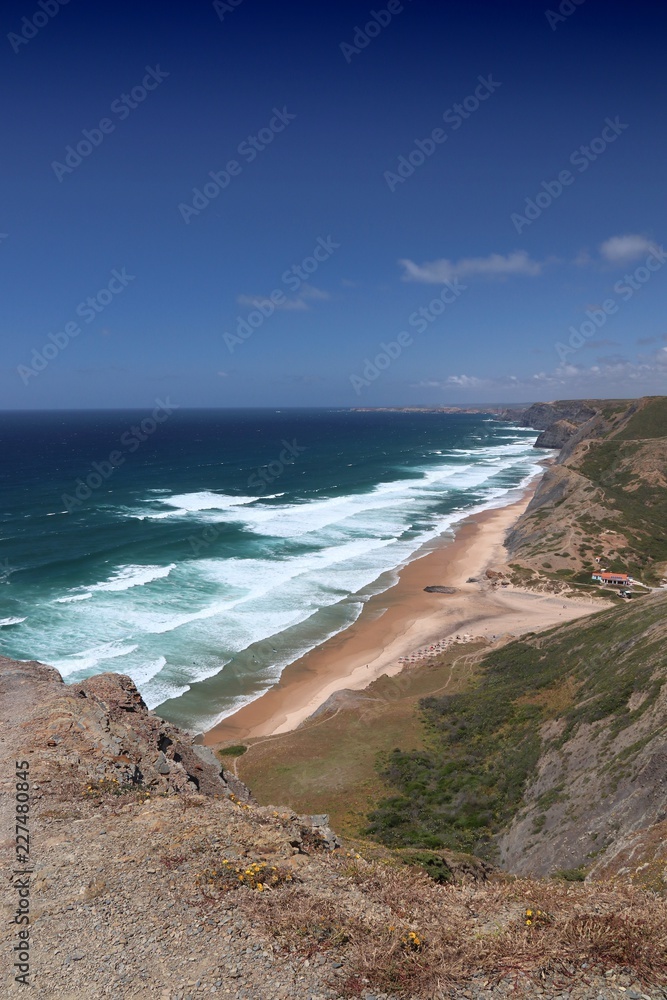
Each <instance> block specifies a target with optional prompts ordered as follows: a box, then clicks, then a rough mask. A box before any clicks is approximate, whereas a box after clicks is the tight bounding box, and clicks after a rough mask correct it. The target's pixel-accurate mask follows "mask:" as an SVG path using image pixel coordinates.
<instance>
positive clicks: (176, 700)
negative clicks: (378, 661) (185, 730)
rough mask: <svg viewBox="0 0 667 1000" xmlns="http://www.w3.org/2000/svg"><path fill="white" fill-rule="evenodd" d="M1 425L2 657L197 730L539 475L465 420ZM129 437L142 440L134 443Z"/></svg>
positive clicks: (50, 418) (473, 419)
mask: <svg viewBox="0 0 667 1000" xmlns="http://www.w3.org/2000/svg"><path fill="white" fill-rule="evenodd" d="M158 418H159V419H153V418H152V417H151V416H150V414H148V413H146V412H141V413H133V412H130V411H116V412H109V411H104V412H96V413H92V412H86V413H82V412H77V413H64V412H56V413H23V414H12V413H5V414H0V454H1V455H2V475H1V479H2V509H1V514H0V648H1V649H2V652H3V654H4V655H7V656H13V657H16V658H18V659H38V660H42V661H44V662H46V663H50V664H51V665H53V666H55V667H56V668H57V669H58V670H59V671H60V672H61V673H62V675H63V676H64V677H65V679H66V680H67V681H68V682H75V681H77V680H80V679H82V678H83V677H86V676H89V675H90V674H94V673H100V672H102V671H109V670H113V671H118V672H121V673H125V674H129V675H130V676H131V677H132V678H133V679H134V681H135V682H136V683H137V685H138V687H139V689H140V690H141V692H142V695H143V697H144V699H145V700H146V702H147V703H148V705H149V706H150V707H151V708H156V709H158V711H159V713H160V714H161V715H164V716H165V717H167V718H170V719H172V720H173V721H175V722H178V723H179V724H181V725H185V726H188V727H189V728H194V729H201V728H208V727H209V726H211V725H212V724H214V723H215V722H216V721H219V720H220V719H221V718H223V717H224V716H226V715H228V714H230V713H231V712H232V711H234V710H235V709H236V708H238V707H240V705H242V704H244V703H246V702H247V701H249V700H252V698H254V697H257V695H258V694H260V693H261V692H262V691H264V690H265V689H266V688H267V687H268V686H269V685H271V684H272V683H274V682H275V680H276V679H277V678H278V677H279V676H280V673H281V671H282V669H283V668H284V667H285V665H286V664H288V663H290V662H292V661H293V660H294V659H296V658H297V657H299V656H300V655H302V654H303V653H304V652H306V651H307V650H308V649H311V648H312V647H313V646H315V645H317V644H318V643H320V642H322V641H323V640H324V639H325V638H326V637H327V636H330V635H333V634H335V633H336V632H338V631H340V630H341V629H343V628H345V627H346V626H347V625H349V624H350V623H351V622H353V621H354V620H355V619H356V618H357V617H358V615H359V613H360V612H361V609H362V608H363V605H364V603H365V602H366V601H367V600H368V598H369V597H370V596H371V595H372V594H374V593H377V592H379V591H381V590H383V589H386V588H387V587H389V586H391V584H392V583H393V582H394V580H395V579H396V570H397V568H398V567H400V566H401V565H404V564H405V562H407V561H408V560H409V559H410V558H411V556H412V555H413V554H414V553H415V552H416V551H417V550H418V549H419V548H421V547H422V546H423V545H424V544H427V543H428V542H430V541H432V540H433V539H435V538H437V536H438V535H439V534H441V533H442V532H443V531H447V530H448V529H450V528H451V527H452V526H454V525H455V524H456V522H457V521H459V520H461V519H462V518H463V517H465V516H467V515H468V514H469V513H471V512H472V511H473V510H476V509H481V508H483V507H491V506H499V505H502V504H503V503H507V502H508V500H510V499H512V491H513V490H515V489H516V488H517V487H518V486H520V485H521V484H522V483H524V482H526V480H527V479H528V478H529V477H530V476H531V475H533V474H534V473H535V472H536V471H537V468H538V467H537V464H536V463H537V462H538V461H539V459H540V458H541V457H542V453H541V452H539V451H535V450H534V449H533V447H532V446H533V443H534V441H535V437H536V433H535V432H534V431H530V430H526V429H525V428H516V427H512V426H511V425H508V424H504V423H498V422H496V421H494V420H492V419H491V418H490V417H485V416H483V415H468V414H462V415H445V414H434V413H421V414H415V413H378V412H375V413H356V412H351V411H343V410H339V411H336V410H333V411H332V410H327V411H325V410H308V411H306V410H285V411H273V410H271V411H269V410H260V411H253V410H244V411H228V410H227V411H222V410H221V411H204V410H199V411H197V410H190V411H185V410H179V409H174V410H173V412H171V413H167V412H166V411H165V410H163V411H161V412H160V413H159V414H158ZM142 421H144V423H143V424H142Z"/></svg>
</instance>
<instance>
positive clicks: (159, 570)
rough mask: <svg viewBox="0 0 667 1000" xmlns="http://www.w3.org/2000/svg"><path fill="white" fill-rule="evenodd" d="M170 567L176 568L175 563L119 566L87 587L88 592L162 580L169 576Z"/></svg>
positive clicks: (114, 589)
mask: <svg viewBox="0 0 667 1000" xmlns="http://www.w3.org/2000/svg"><path fill="white" fill-rule="evenodd" d="M172 569H176V563H171V564H170V565H169V566H121V567H119V569H117V570H116V571H115V572H114V573H113V574H112V575H111V576H110V577H109V579H108V580H103V581H102V583H94V584H93V585H92V587H88V588H87V589H88V592H89V593H90V594H94V593H95V592H96V591H103V590H110V591H119V590H129V589H130V587H144V586H145V585H146V584H147V583H153V581H154V580H163V579H164V578H165V577H166V576H169V574H170V573H171V571H172Z"/></svg>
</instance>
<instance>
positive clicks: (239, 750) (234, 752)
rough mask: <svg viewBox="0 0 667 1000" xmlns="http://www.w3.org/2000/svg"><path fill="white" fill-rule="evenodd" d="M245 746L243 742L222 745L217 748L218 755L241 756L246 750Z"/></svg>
mask: <svg viewBox="0 0 667 1000" xmlns="http://www.w3.org/2000/svg"><path fill="white" fill-rule="evenodd" d="M247 749H248V748H247V746H245V744H243V743H236V744H234V745H233V746H230V747H222V748H221V749H220V750H218V755H219V756H220V757H241V756H242V755H243V754H244V753H245V752H246V751H247Z"/></svg>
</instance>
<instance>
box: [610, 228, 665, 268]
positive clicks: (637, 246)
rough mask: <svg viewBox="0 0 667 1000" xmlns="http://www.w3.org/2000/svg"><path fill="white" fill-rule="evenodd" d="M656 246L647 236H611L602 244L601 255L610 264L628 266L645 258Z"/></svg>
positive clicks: (632, 234) (635, 234)
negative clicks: (633, 261) (631, 262)
mask: <svg viewBox="0 0 667 1000" xmlns="http://www.w3.org/2000/svg"><path fill="white" fill-rule="evenodd" d="M654 245H655V244H653V243H651V241H650V240H648V239H647V238H646V237H645V236H640V235H639V234H637V233H629V234H628V235H626V236H610V237H609V239H608V240H605V241H604V243H601V244H600V253H601V254H602V256H603V257H604V259H605V260H606V261H608V263H610V264H627V263H629V262H630V261H632V260H637V259H638V258H639V257H645V256H646V255H647V254H649V253H650V252H651V250H652V249H653V247H654Z"/></svg>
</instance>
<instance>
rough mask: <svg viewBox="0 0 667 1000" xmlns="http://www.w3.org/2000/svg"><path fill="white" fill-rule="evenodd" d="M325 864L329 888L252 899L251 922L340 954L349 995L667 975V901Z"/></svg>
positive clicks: (606, 890) (591, 888)
mask: <svg viewBox="0 0 667 1000" xmlns="http://www.w3.org/2000/svg"><path fill="white" fill-rule="evenodd" d="M325 867H326V869H327V878H326V882H327V883H328V885H327V884H322V882H318V883H316V884H315V885H313V884H312V883H309V882H304V883H303V884H301V885H299V886H295V887H290V888H285V889H283V890H281V891H280V892H276V893H275V894H272V895H271V896H270V897H268V898H266V897H265V898H262V899H261V900H258V901H257V905H255V902H256V901H255V899H253V901H252V905H253V918H254V919H255V920H259V921H260V922H261V923H262V924H263V925H264V927H265V929H266V930H267V931H268V932H269V933H270V934H271V935H272V937H273V938H274V939H275V940H276V941H277V943H278V944H279V945H280V946H281V947H282V948H283V949H286V950H288V951H294V952H298V953H301V954H306V955H309V956H310V955H312V954H314V953H316V952H319V951H325V950H329V949H343V948H344V949H345V952H346V954H347V958H348V960H350V961H351V964H352V968H353V975H352V977H351V979H350V982H349V983H348V992H349V994H350V995H351V996H354V995H355V989H356V985H355V984H357V985H358V986H359V989H361V986H362V985H363V984H370V987H371V988H375V989H378V990H385V991H389V992H394V993H398V994H401V993H403V994H409V995H411V996H414V997H429V998H432V997H434V996H436V995H437V994H438V991H440V990H442V989H445V988H446V987H448V986H454V985H455V984H460V983H463V982H468V981H470V979H471V976H472V975H474V974H477V975H479V976H482V977H483V978H486V979H487V980H488V981H489V982H490V983H493V982H497V981H499V980H500V979H501V978H503V977H507V976H511V977H512V976H513V977H516V978H517V979H518V980H523V981H524V982H525V983H529V982H530V981H531V980H533V981H534V982H536V983H537V982H540V981H541V980H543V978H544V977H545V976H549V977H554V976H555V977H557V978H558V977H559V976H560V977H561V978H562V979H563V981H564V982H566V981H567V980H569V979H571V978H572V976H573V975H574V973H575V971H577V970H581V966H582V963H587V965H588V967H589V968H590V969H591V970H593V969H598V970H599V971H600V972H604V971H605V970H607V969H609V968H614V969H617V970H620V969H627V970H631V971H632V973H633V974H634V976H635V977H636V978H638V979H639V980H641V981H643V982H644V983H646V984H647V985H648V984H655V983H660V982H664V981H665V978H666V977H667V901H665V900H662V899H659V898H657V897H654V896H652V895H650V894H647V893H644V892H642V891H640V890H637V889H635V888H632V887H628V886H620V885H619V886H610V884H609V883H605V884H593V885H589V884H586V885H565V884H562V883H557V882H551V883H550V882H536V881H531V880H527V879H517V880H510V879H507V878H499V879H497V880H496V881H493V882H491V883H487V884H485V885H479V884H475V883H470V884H468V885H462V886H461V885H459V886H440V885H435V884H434V883H433V882H431V881H430V880H429V879H428V878H426V877H423V876H421V875H419V874H415V873H414V872H410V871H406V870H402V869H394V868H393V867H391V866H389V865H385V864H378V863H375V862H372V863H368V862H366V861H364V860H363V859H361V860H356V859H350V858H340V857H339V858H332V859H331V860H329V861H328V862H327V864H326V866H325ZM538 911H540V916H539V918H538V919H535V917H534V915H535V914H536V913H537V912H538ZM527 914H530V916H527ZM366 988H367V987H366Z"/></svg>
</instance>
